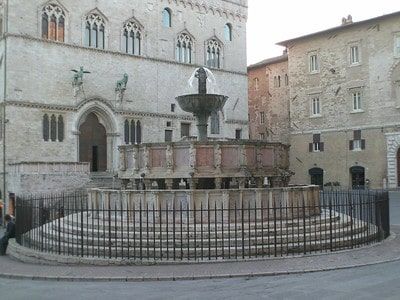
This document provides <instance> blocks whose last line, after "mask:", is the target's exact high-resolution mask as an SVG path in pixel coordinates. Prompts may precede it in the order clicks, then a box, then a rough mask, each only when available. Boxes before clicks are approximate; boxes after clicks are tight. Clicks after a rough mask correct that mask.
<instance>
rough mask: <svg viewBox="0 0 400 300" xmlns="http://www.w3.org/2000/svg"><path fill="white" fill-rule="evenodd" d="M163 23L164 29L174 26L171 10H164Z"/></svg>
mask: <svg viewBox="0 0 400 300" xmlns="http://www.w3.org/2000/svg"><path fill="white" fill-rule="evenodd" d="M162 23H163V26H164V27H171V26H172V13H171V10H170V9H169V8H167V7H166V8H164V10H163V12H162Z"/></svg>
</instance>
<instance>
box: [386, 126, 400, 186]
mask: <svg viewBox="0 0 400 300" xmlns="http://www.w3.org/2000/svg"><path fill="white" fill-rule="evenodd" d="M386 145H387V181H388V188H397V187H398V184H399V176H398V173H399V172H398V171H399V169H398V159H397V153H398V151H399V149H400V132H393V133H387V134H386Z"/></svg>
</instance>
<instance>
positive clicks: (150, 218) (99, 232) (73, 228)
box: [16, 190, 390, 260]
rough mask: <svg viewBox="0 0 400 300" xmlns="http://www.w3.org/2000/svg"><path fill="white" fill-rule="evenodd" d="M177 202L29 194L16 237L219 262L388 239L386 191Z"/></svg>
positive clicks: (142, 256) (64, 246)
mask: <svg viewBox="0 0 400 300" xmlns="http://www.w3.org/2000/svg"><path fill="white" fill-rule="evenodd" d="M244 203H245V202H244V201H242V202H235V203H231V204H229V206H228V205H226V207H224V203H223V202H222V204H221V205H219V206H217V204H216V203H214V204H210V203H207V205H203V204H201V205H200V206H198V207H196V206H195V205H194V206H193V207H189V205H186V204H182V202H180V203H179V202H173V203H169V204H165V205H163V204H160V203H158V204H156V203H143V202H139V203H138V204H137V205H136V206H134V207H131V208H128V207H124V206H123V205H117V202H114V203H112V202H110V203H109V204H108V207H98V208H90V207H89V206H88V196H87V195H86V194H85V193H83V192H79V193H75V194H69V195H49V196H29V197H22V198H18V200H17V203H16V229H17V242H18V243H19V244H20V245H22V246H24V247H28V248H31V249H34V250H37V251H41V252H48V253H53V254H59V255H68V256H79V257H89V258H90V257H96V258H117V259H131V260H218V259H242V258H256V257H269V256H275V257H277V256H287V255H296V254H307V253H312V252H328V251H337V250H342V249H349V248H354V247H359V246H361V245H366V244H370V243H375V242H378V241H381V240H382V239H384V238H386V237H388V236H389V233H390V227H389V197H388V193H387V192H384V191H359V190H357V191H322V192H321V194H320V203H319V204H315V205H313V206H307V205H305V204H304V201H303V202H302V201H299V202H298V204H297V205H295V204H293V205H290V206H284V205H283V204H282V203H284V201H260V202H259V204H251V203H250V202H248V203H247V204H244Z"/></svg>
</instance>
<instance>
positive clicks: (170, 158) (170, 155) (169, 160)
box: [165, 144, 174, 174]
mask: <svg viewBox="0 0 400 300" xmlns="http://www.w3.org/2000/svg"><path fill="white" fill-rule="evenodd" d="M165 151H166V153H165V157H166V165H167V173H168V174H172V173H173V171H174V150H173V148H172V146H171V145H170V144H168V145H167V149H166V150H165Z"/></svg>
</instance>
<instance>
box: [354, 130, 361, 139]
mask: <svg viewBox="0 0 400 300" xmlns="http://www.w3.org/2000/svg"><path fill="white" fill-rule="evenodd" d="M354 139H355V140H361V130H354Z"/></svg>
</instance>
